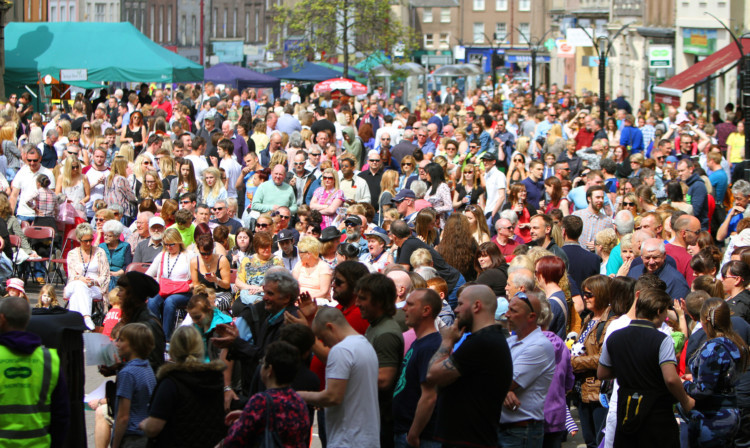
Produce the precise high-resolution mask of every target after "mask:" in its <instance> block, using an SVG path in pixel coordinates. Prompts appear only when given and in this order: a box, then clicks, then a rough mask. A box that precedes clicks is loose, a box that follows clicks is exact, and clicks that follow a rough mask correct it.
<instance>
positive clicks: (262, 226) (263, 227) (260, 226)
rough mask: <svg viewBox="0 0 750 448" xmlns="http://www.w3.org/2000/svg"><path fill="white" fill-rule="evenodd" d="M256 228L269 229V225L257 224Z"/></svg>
mask: <svg viewBox="0 0 750 448" xmlns="http://www.w3.org/2000/svg"><path fill="white" fill-rule="evenodd" d="M255 227H257V228H259V229H265V228H267V227H268V224H261V223H257V224H255Z"/></svg>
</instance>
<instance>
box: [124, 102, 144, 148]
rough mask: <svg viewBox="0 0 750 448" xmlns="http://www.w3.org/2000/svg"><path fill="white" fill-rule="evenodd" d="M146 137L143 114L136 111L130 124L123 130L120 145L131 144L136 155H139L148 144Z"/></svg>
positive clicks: (131, 116) (131, 117)
mask: <svg viewBox="0 0 750 448" xmlns="http://www.w3.org/2000/svg"><path fill="white" fill-rule="evenodd" d="M146 135H147V133H146V126H144V125H143V114H142V113H141V112H140V111H137V110H136V111H134V112H133V113H132V114H130V123H128V125H127V126H123V128H122V133H121V134H120V143H121V144H122V143H123V142H127V143H130V144H131V145H133V148H134V149H135V153H136V154H139V153H140V152H141V151H142V150H143V145H144V144H145V142H146V139H147V137H146Z"/></svg>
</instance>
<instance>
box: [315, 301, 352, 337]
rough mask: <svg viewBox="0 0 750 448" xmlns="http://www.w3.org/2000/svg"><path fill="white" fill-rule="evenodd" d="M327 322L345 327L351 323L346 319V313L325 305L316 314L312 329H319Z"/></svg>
mask: <svg viewBox="0 0 750 448" xmlns="http://www.w3.org/2000/svg"><path fill="white" fill-rule="evenodd" d="M326 324H332V325H335V326H337V327H344V326H347V325H349V322H347V321H346V317H344V313H342V312H341V310H339V309H338V308H334V307H331V306H324V307H321V308H319V309H318V312H317V313H316V314H315V318H314V319H313V322H312V329H313V331H318V329H320V328H322V327H324V326H325V325H326Z"/></svg>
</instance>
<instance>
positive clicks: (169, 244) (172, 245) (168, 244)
mask: <svg viewBox="0 0 750 448" xmlns="http://www.w3.org/2000/svg"><path fill="white" fill-rule="evenodd" d="M164 245H165V246H167V247H174V246H176V245H177V243H164Z"/></svg>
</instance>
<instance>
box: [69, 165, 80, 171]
mask: <svg viewBox="0 0 750 448" xmlns="http://www.w3.org/2000/svg"><path fill="white" fill-rule="evenodd" d="M80 167H81V165H72V166H71V167H70V168H72V169H74V170H77V169H78V168H80Z"/></svg>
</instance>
